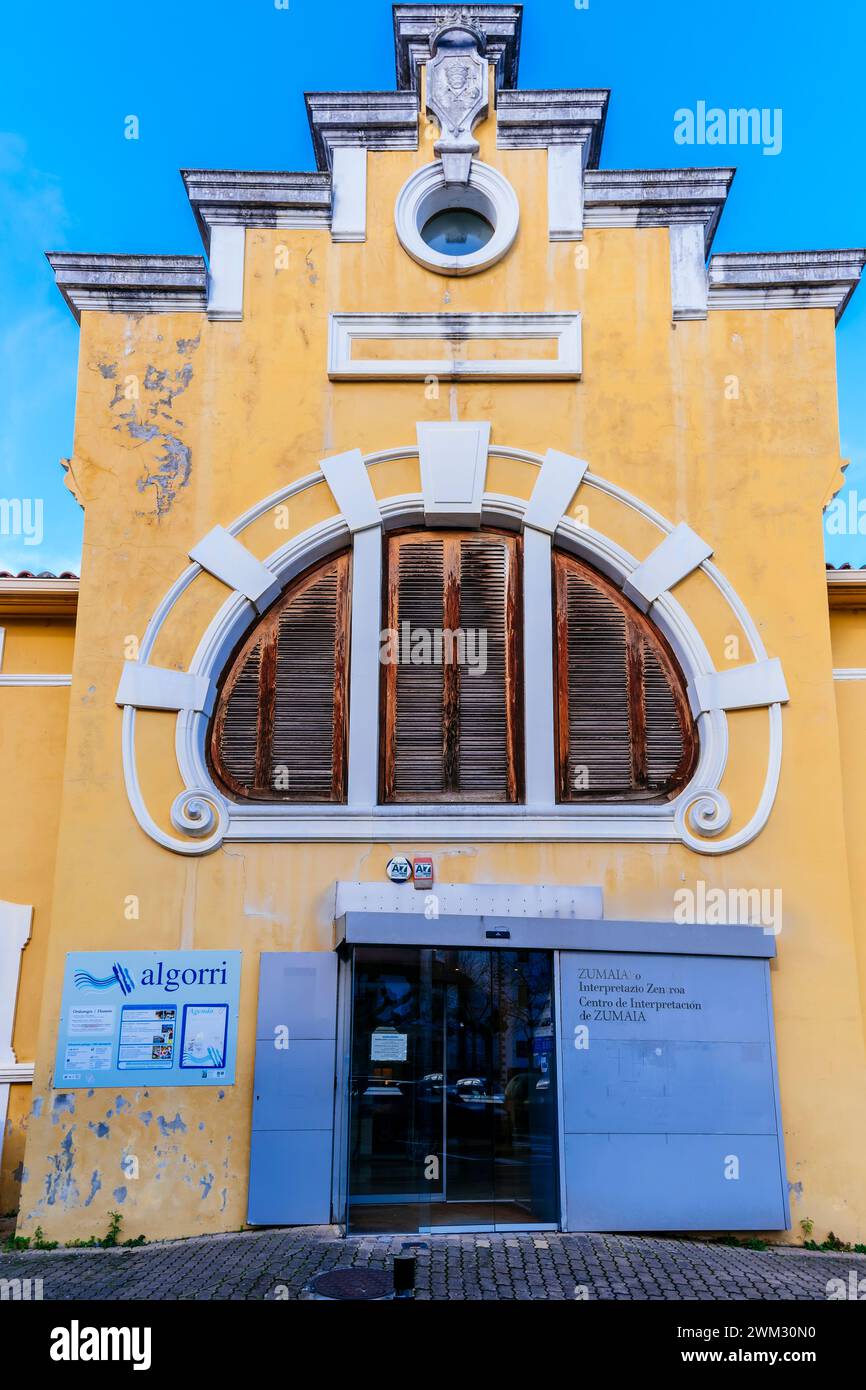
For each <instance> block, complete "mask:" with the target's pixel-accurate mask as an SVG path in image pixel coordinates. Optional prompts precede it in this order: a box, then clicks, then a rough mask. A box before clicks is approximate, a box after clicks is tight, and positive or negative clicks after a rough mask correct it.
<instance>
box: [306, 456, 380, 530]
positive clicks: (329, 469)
mask: <svg viewBox="0 0 866 1390" xmlns="http://www.w3.org/2000/svg"><path fill="white" fill-rule="evenodd" d="M319 468H320V469H321V470H322V476H323V477H324V479H325V482H326V483H327V484H328V487H329V488H330V489H331V492H332V493H333V496H334V501H335V502H336V504H337V506H338V507H339V508H340V511H341V512H342V514H343V516H344V518H345V521H346V524H347V526H348V527H349V530H350V531H352V532H355V531H366V530H367V528H368V527H369V526H381V525H382V514H381V512H380V511H379V503H378V502H377V501H376V495H375V493H374V492H373V488H372V485H371V483H370V479H369V477H368V476H367V469H366V466H365V464H364V455H363V454H362V453H361V450H360V449H349V450H348V451H347V452H346V453H345V454H334V455H333V457H331V458H327V459H322V460H321V462H320V464H319Z"/></svg>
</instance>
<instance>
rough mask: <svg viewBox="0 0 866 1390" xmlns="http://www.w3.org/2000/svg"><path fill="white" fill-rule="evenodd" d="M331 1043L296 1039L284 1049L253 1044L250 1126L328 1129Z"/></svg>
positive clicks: (331, 1091)
mask: <svg viewBox="0 0 866 1390" xmlns="http://www.w3.org/2000/svg"><path fill="white" fill-rule="evenodd" d="M333 1111H334V1044H333V1042H332V1041H331V1040H330V1039H328V1038H298V1039H296V1040H295V1042H293V1043H290V1044H289V1046H288V1048H275V1047H274V1045H273V1043H272V1042H258V1043H256V1081H255V1094H254V1096H253V1129H254V1130H256V1129H330V1128H331V1124H332V1117H333Z"/></svg>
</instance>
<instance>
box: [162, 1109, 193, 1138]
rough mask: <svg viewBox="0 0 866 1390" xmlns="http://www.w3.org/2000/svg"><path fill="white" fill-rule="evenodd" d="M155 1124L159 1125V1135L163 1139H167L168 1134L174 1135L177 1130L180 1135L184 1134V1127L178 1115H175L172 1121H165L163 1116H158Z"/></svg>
mask: <svg viewBox="0 0 866 1390" xmlns="http://www.w3.org/2000/svg"><path fill="white" fill-rule="evenodd" d="M156 1123H157V1124H158V1125H159V1132H160V1134H161V1135H162V1136H163V1138H165V1139H167V1138H168V1136H169V1135H170V1134H173V1133H175V1132H176V1131H177V1130H180V1132H181V1134H186V1125H185V1124H184V1122H183V1120H182V1119H181V1118H180V1115H179V1114H175V1117H174V1119H173V1120H167V1119H166V1118H165V1116H164V1115H158V1116H157V1120H156Z"/></svg>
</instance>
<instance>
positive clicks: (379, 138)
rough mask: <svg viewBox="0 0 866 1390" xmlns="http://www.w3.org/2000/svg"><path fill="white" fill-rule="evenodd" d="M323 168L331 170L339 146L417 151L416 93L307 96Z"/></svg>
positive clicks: (319, 162) (311, 128)
mask: <svg viewBox="0 0 866 1390" xmlns="http://www.w3.org/2000/svg"><path fill="white" fill-rule="evenodd" d="M305 100H306V103H307V116H308V118H309V122H310V132H311V134H312V137H313V149H314V150H315V154H316V164H317V166H318V168H319V169H321V170H323V171H329V170H330V169H331V166H332V163H333V151H334V149H335V148H336V147H337V146H339V145H361V146H363V147H364V149H367V150H417V148H418V97H417V95H416V93H415V92H308V93H307V95H306V97H305Z"/></svg>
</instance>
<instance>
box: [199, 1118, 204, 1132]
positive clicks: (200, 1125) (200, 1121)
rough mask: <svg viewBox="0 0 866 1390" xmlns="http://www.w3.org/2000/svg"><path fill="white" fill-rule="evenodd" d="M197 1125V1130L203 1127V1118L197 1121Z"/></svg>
mask: <svg viewBox="0 0 866 1390" xmlns="http://www.w3.org/2000/svg"><path fill="white" fill-rule="evenodd" d="M198 1127H199V1130H203V1129H204V1120H199V1122H198Z"/></svg>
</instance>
